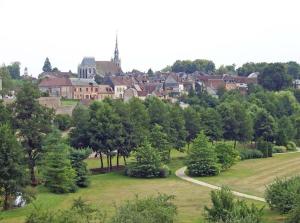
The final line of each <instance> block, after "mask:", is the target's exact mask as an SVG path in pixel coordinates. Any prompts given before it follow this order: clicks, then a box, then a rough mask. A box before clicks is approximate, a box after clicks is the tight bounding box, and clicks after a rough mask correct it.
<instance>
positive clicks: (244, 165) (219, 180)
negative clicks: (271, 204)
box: [197, 153, 300, 197]
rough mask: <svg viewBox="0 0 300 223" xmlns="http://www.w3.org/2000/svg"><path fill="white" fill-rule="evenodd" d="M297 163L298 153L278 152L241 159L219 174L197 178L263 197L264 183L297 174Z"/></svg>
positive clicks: (299, 168) (299, 161)
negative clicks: (271, 155)
mask: <svg viewBox="0 0 300 223" xmlns="http://www.w3.org/2000/svg"><path fill="white" fill-rule="evenodd" d="M299 164H300V153H290V154H279V155H275V156H273V157H272V158H267V159H255V160H245V161H241V162H239V163H238V164H236V165H234V166H233V167H231V168H230V169H229V170H228V171H225V172H222V173H221V174H220V175H219V176H216V177H201V178H197V179H199V180H202V181H205V182H208V183H211V184H214V185H218V186H224V185H225V186H228V187H229V188H231V189H232V190H236V191H239V192H243V193H247V194H251V195H256V196H261V197H263V196H264V191H265V188H266V185H268V184H270V183H271V182H272V181H274V180H275V179H276V177H279V178H283V177H289V176H293V175H296V174H299V173H300V165H299Z"/></svg>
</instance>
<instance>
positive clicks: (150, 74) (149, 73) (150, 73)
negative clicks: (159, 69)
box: [147, 68, 154, 76]
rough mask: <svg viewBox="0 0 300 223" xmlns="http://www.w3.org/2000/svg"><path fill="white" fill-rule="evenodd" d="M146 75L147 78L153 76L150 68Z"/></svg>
mask: <svg viewBox="0 0 300 223" xmlns="http://www.w3.org/2000/svg"><path fill="white" fill-rule="evenodd" d="M147 74H148V75H149V76H153V74H154V72H153V70H152V69H151V68H149V70H148V71H147Z"/></svg>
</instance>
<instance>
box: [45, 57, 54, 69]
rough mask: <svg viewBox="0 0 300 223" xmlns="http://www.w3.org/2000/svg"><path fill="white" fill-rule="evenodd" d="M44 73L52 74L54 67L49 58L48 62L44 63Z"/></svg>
mask: <svg viewBox="0 0 300 223" xmlns="http://www.w3.org/2000/svg"><path fill="white" fill-rule="evenodd" d="M43 71H44V72H51V71H52V66H51V63H50V60H49V58H48V57H46V60H45V62H44V66H43Z"/></svg>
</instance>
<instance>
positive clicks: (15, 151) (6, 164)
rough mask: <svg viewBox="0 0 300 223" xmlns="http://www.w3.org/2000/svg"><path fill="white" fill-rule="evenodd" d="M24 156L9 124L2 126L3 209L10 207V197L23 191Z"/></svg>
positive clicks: (0, 174)
mask: <svg viewBox="0 0 300 223" xmlns="http://www.w3.org/2000/svg"><path fill="white" fill-rule="evenodd" d="M23 158H24V154H23V153H22V149H21V147H20V145H19V143H18V142H17V140H16V137H15V135H14V134H13V132H12V130H11V129H10V127H9V126H8V125H7V124H4V125H0V188H1V190H0V193H1V195H3V197H4V198H3V209H4V210H7V209H9V207H10V201H9V198H10V197H14V196H15V195H16V194H17V192H20V191H21V185H22V184H23V183H24V172H23V170H24V166H23V163H24V162H23Z"/></svg>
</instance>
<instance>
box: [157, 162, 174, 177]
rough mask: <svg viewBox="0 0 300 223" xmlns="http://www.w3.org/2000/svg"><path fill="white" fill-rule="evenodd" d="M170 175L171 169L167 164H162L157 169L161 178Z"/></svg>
mask: <svg viewBox="0 0 300 223" xmlns="http://www.w3.org/2000/svg"><path fill="white" fill-rule="evenodd" d="M170 175H171V170H170V168H169V167H168V166H167V165H163V166H162V167H161V168H160V169H159V176H160V177H162V178H166V177H168V176H170Z"/></svg>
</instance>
